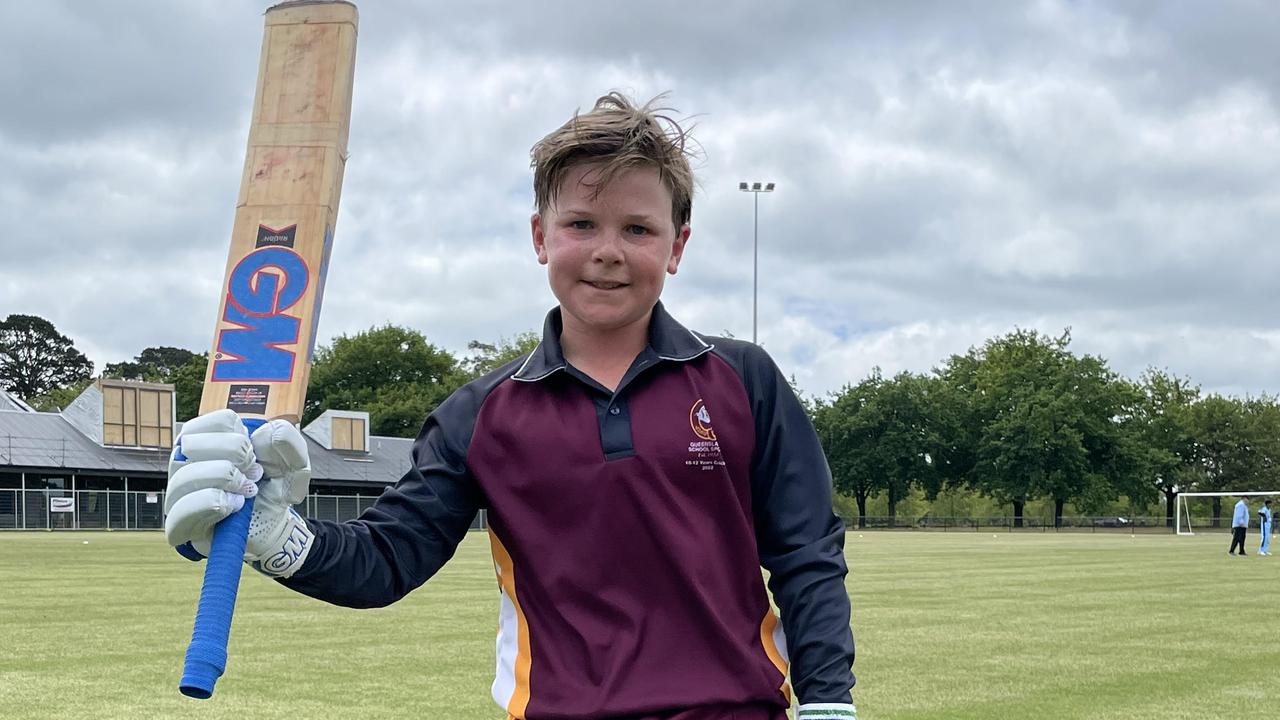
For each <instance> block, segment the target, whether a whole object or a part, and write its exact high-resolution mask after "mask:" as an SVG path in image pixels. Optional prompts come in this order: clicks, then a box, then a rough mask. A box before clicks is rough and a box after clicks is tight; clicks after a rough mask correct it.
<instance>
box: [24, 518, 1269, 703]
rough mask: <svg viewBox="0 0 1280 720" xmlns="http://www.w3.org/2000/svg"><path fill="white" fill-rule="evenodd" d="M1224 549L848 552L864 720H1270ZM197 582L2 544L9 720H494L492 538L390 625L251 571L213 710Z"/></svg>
mask: <svg viewBox="0 0 1280 720" xmlns="http://www.w3.org/2000/svg"><path fill="white" fill-rule="evenodd" d="M86 540H87V541H88V544H87V545H86V544H84V541H86ZM1255 541H1256V534H1254V535H1251V537H1250V551H1251V552H1252V551H1253V549H1254V547H1255V544H1256V542H1255ZM1227 543H1228V539H1227V537H1226V536H1225V535H1213V536H1196V537H1194V538H1175V537H1170V536H1164V535H1147V536H1142V535H1139V536H1137V537H1131V536H1129V535H1102V534H1099V535H1092V534H1088V535H1071V534H1063V535H1055V534H1053V533H1048V534H1042V533H1028V534H1022V535H1009V534H1005V533H1000V534H999V535H998V536H997V537H992V535H991V533H946V534H943V533H930V534H917V533H905V532H904V533H892V532H880V533H872V532H867V533H863V534H861V535H860V534H859V533H857V532H854V533H851V534H850V535H849V538H848V542H847V552H848V555H849V559H850V568H851V573H850V578H849V590H850V593H851V596H852V598H853V606H854V630H855V633H856V635H857V638H858V662H857V663H856V666H855V669H856V671H857V673H858V677H859V687H858V689H857V692H856V695H855V698H856V701H857V704H858V707H859V717H860V718H862V720H878V719H887V718H895V719H902V720H908V719H915V718H921V719H923V718H948V719H950V718H956V719H962V718H974V719H978V718H982V719H983V720H996V719H999V718H1019V719H1022V718H1089V719H1090V720H1103V719H1114V720H1121V719H1124V720H1129V719H1130V718H1158V719H1159V720H1180V719H1182V718H1187V719H1191V718H1195V719H1196V720H1205V719H1207V718H1228V717H1242V716H1247V715H1249V714H1252V713H1256V712H1263V713H1269V712H1270V710H1269V709H1266V708H1264V707H1263V704H1264V703H1265V702H1266V701H1268V700H1273V699H1274V698H1275V697H1277V696H1278V695H1280V691H1277V689H1276V682H1275V681H1274V680H1273V679H1272V678H1271V673H1272V672H1273V671H1274V669H1275V668H1277V667H1280V650H1278V649H1277V647H1278V645H1277V637H1276V634H1275V632H1274V629H1275V617H1276V609H1277V607H1280V602H1277V601H1278V600H1280V597H1277V593H1278V592H1280V580H1278V576H1280V556H1278V557H1275V558H1263V557H1258V556H1257V555H1251V556H1250V557H1248V558H1229V557H1227V556H1226V545H1227ZM199 583H200V572H199V571H198V568H197V566H195V565H192V564H191V563H188V562H187V561H185V560H183V559H181V558H179V557H178V556H177V555H176V554H174V553H173V551H172V550H170V549H169V548H168V547H166V546H165V544H164V540H163V538H162V537H161V535H160V534H158V533H119V532H116V533H59V532H54V533H6V534H0V717H4V718H34V719H41V718H58V719H59V720H64V719H67V718H122V719H123V718H127V719H129V720H142V719H144V718H202V719H207V720H214V719H217V718H234V719H235V720H245V718H255V719H257V718H290V719H291V720H296V719H298V718H349V717H369V718H391V717H405V718H410V717H412V718H429V719H434V718H497V717H501V716H502V713H501V712H500V711H499V710H498V708H497V707H496V706H494V705H493V703H492V701H491V700H490V699H489V683H490V682H491V680H492V672H493V658H492V656H493V640H494V633H495V631H496V618H497V605H498V603H497V590H496V585H495V582H494V579H493V568H492V565H491V562H490V558H489V551H488V543H487V541H486V540H485V538H484V536H483V535H478V534H472V535H471V536H470V537H468V539H467V541H466V542H465V543H464V544H463V546H462V547H461V548H460V550H459V553H458V556H457V557H456V558H455V559H454V560H453V562H451V563H450V564H449V566H448V567H446V568H445V570H444V571H443V572H442V573H441V574H440V575H439V576H437V577H436V578H434V579H433V580H431V581H430V582H428V583H427V584H426V585H425V586H424V587H423V588H421V589H419V590H418V591H417V592H415V593H413V594H412V595H410V596H409V597H408V598H406V599H405V600H403V601H401V602H400V603H398V604H396V605H394V606H392V607H390V608H385V609H381V610H372V611H354V610H345V609H342V608H336V607H330V606H328V605H325V604H324V603H320V602H317V601H314V600H311V599H309V598H305V597H302V596H300V595H296V594H294V593H292V592H290V591H288V590H285V589H284V588H281V587H279V586H277V585H276V584H275V583H272V582H270V581H268V580H266V579H264V578H261V577H258V576H256V575H255V574H253V573H252V572H248V573H246V576H245V580H244V582H243V584H242V586H241V591H240V602H239V608H238V611H237V615H236V621H235V627H234V628H233V630H232V642H231V650H230V653H231V660H230V666H229V668H228V671H227V675H226V676H224V677H223V679H222V680H221V681H220V682H219V684H218V690H217V694H216V695H215V696H214V698H213V699H212V700H207V701H195V700H189V699H187V698H184V697H182V696H180V695H179V694H178V692H177V689H176V688H177V681H178V676H179V674H180V669H181V661H182V656H183V652H184V650H185V647H186V642H187V640H188V638H189V635H190V631H191V618H192V613H193V609H194V605H195V597H196V594H197V592H198V588H199Z"/></svg>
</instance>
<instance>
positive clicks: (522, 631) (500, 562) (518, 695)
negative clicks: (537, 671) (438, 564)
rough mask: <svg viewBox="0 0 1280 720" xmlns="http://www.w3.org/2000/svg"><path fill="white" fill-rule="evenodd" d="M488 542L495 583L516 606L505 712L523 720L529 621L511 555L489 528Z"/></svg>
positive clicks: (527, 676) (527, 693) (530, 656)
mask: <svg viewBox="0 0 1280 720" xmlns="http://www.w3.org/2000/svg"><path fill="white" fill-rule="evenodd" d="M489 545H490V547H492V549H493V561H494V563H496V564H497V566H498V584H500V585H501V586H502V589H503V590H504V591H505V592H506V593H507V598H508V599H509V600H511V604H512V605H513V606H515V609H516V625H517V635H518V636H519V637H518V638H517V641H518V643H519V649H518V650H517V651H516V689H515V692H513V693H512V694H511V702H510V703H508V704H507V713H508V714H509V716H510V717H511V718H512V719H513V720H523V718H524V713H525V709H526V708H528V706H529V666H530V665H531V664H532V659H533V654H532V653H531V652H530V650H529V623H528V622H527V621H525V618H524V609H522V608H521V607H520V600H519V599H518V598H517V597H516V573H515V567H514V566H513V565H512V562H511V554H510V553H508V552H507V549H506V548H505V547H503V545H502V541H501V540H499V539H498V536H497V535H496V534H494V532H493V528H490V529H489Z"/></svg>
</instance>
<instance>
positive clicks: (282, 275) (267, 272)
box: [212, 244, 310, 382]
mask: <svg viewBox="0 0 1280 720" xmlns="http://www.w3.org/2000/svg"><path fill="white" fill-rule="evenodd" d="M309 284H310V273H309V271H308V268H307V263H306V261H305V260H303V259H302V257H301V256H299V255H298V254H297V253H296V252H294V251H293V249H292V248H289V247H285V246H283V245H273V244H268V245H264V246H263V247H259V248H258V249H257V250H254V251H253V252H252V253H249V254H248V255H246V256H245V257H244V259H242V260H241V261H240V262H239V263H237V264H236V266H235V268H233V269H232V271H231V273H230V275H229V276H228V278H227V288H226V291H227V299H226V303H225V307H224V310H223V314H222V320H223V321H224V322H225V323H228V324H229V326H223V327H221V328H220V329H219V330H218V337H217V341H216V344H215V348H216V352H215V354H214V360H213V374H212V379H213V380H215V381H218V382H230V381H244V380H256V381H262V382H288V381H290V380H292V379H293V368H294V360H295V357H296V353H294V352H293V351H292V350H288V349H285V347H282V346H287V345H294V344H296V343H297V342H298V330H299V328H300V326H301V324H302V321H301V319H300V318H299V317H298V316H297V315H296V314H291V313H290V312H289V310H290V309H291V308H293V307H295V306H296V305H297V304H298V302H299V301H300V300H301V299H302V297H303V295H305V294H306V291H307V286H308V285H309Z"/></svg>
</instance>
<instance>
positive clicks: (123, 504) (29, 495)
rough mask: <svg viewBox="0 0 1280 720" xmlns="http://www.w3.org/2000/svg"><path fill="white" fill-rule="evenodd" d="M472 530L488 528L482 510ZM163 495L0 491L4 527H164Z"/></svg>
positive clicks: (310, 513)
mask: <svg viewBox="0 0 1280 720" xmlns="http://www.w3.org/2000/svg"><path fill="white" fill-rule="evenodd" d="M377 499H378V496H377V495H308V496H307V497H306V499H304V500H303V501H302V502H300V503H298V504H297V505H295V506H294V507H295V508H296V509H297V511H298V512H299V513H301V514H302V516H303V517H308V518H316V519H318V520H332V521H334V522H345V521H347V520H354V519H355V518H357V517H359V516H360V514H361V513H363V512H364V511H365V510H366V509H368V508H369V506H370V505H373V503H374V501H376V500H377ZM471 527H472V529H477V530H478V529H484V528H485V527H486V525H485V516H484V512H483V511H481V512H480V514H479V515H478V516H477V518H476V520H475V522H473V523H472V526H471ZM163 528H164V493H163V492H145V491H137V490H129V491H125V490H0V530H160V529H163Z"/></svg>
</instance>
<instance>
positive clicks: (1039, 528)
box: [844, 515, 1173, 534]
mask: <svg viewBox="0 0 1280 720" xmlns="http://www.w3.org/2000/svg"><path fill="white" fill-rule="evenodd" d="M863 520H864V521H865V522H863V523H859V522H858V517H857V516H853V517H846V518H844V522H845V526H846V527H848V528H849V529H851V530H852V529H865V530H926V531H935V532H982V531H983V530H986V531H988V532H989V531H992V530H1003V531H1005V532H1086V533H1090V532H1123V533H1131V534H1137V533H1172V532H1173V527H1172V525H1171V524H1168V523H1167V521H1166V519H1165V518H1164V517H1117V516H1114V515H1112V516H1107V517H1087V516H1085V517H1082V516H1072V517H1066V516H1064V517H1062V518H1061V519H1060V521H1059V522H1058V523H1054V521H1053V518H1038V517H1025V516H1024V517H1023V518H1022V525H1021V526H1020V527H1019V526H1018V525H1017V523H1015V522H1014V518H1012V517H928V516H926V517H922V518H906V517H901V516H899V517H887V516H878V515H877V516H872V515H868V516H867V517H865V518H863Z"/></svg>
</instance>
